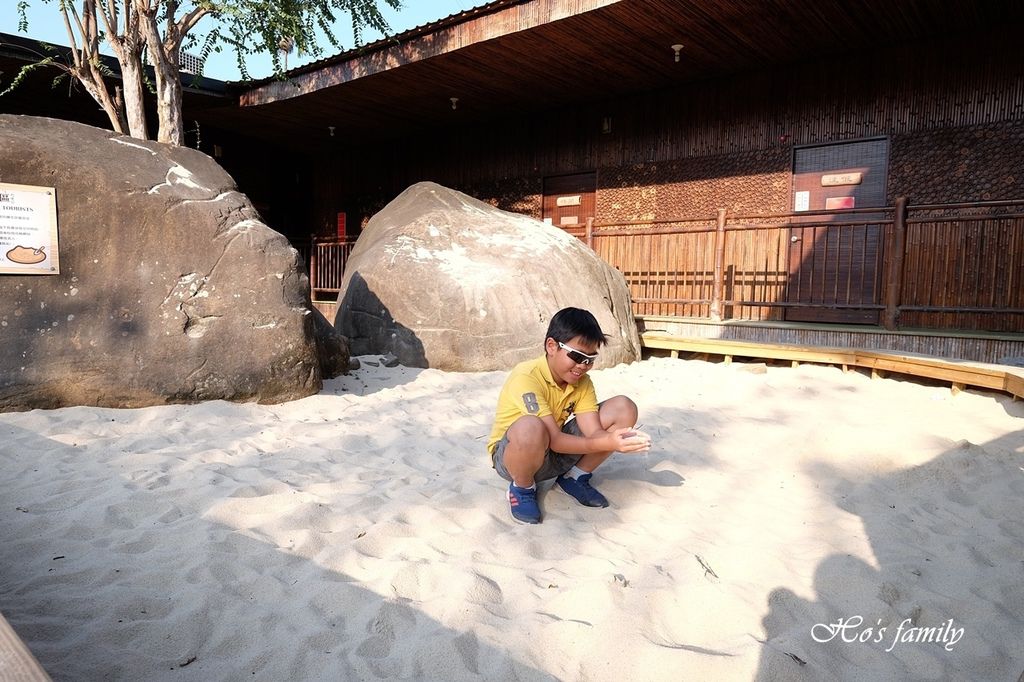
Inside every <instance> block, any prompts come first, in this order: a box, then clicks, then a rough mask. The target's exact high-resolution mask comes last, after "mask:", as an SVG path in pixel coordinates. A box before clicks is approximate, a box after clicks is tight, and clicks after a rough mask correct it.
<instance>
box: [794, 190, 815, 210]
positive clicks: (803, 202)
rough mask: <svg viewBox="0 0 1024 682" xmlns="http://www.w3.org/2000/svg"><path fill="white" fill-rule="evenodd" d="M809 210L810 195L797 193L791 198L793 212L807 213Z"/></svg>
mask: <svg viewBox="0 0 1024 682" xmlns="http://www.w3.org/2000/svg"><path fill="white" fill-rule="evenodd" d="M810 208H811V193H810V192H797V193H796V196H794V197H793V210H794V211H807V210H809V209H810Z"/></svg>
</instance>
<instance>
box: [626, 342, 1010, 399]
mask: <svg viewBox="0 0 1024 682" xmlns="http://www.w3.org/2000/svg"><path fill="white" fill-rule="evenodd" d="M640 342H641V343H642V344H643V346H644V347H645V348H657V349H661V350H668V351H670V352H671V355H672V357H678V356H679V352H680V351H685V352H689V353H706V354H708V355H721V356H723V357H724V358H725V361H726V362H731V361H732V358H733V357H744V358H767V359H772V360H789V361H791V362H792V363H793V365H794V366H796V365H797V364H799V363H801V362H813V363H819V364H827V365H839V366H841V367H842V368H843V369H844V370H846V369H847V368H849V367H867V368H870V369H871V373H872V376H884V374H885V373H886V372H893V373H898V374H909V375H912V376H919V377H927V378H930V379H938V380H940V381H948V382H949V383H950V384H951V386H952V389H953V391H954V392H958V391H961V390H963V389H964V387H966V386H978V387H981V388H988V389H993V390H996V391H1003V392H1006V393H1009V394H1010V395H1012V396H1014V398H1024V369H1021V368H1016V367H1007V366H1004V365H989V364H984V363H980V362H969V361H966V360H953V359H949V358H936V357H931V356H927V355H917V354H914V353H901V352H898V351H878V350H865V349H862V348H824V347H819V346H798V345H789V344H777V343H751V342H750V341H733V340H730V339H707V338H695V337H682V336H673V335H671V334H666V333H664V332H644V333H642V334H641V335H640Z"/></svg>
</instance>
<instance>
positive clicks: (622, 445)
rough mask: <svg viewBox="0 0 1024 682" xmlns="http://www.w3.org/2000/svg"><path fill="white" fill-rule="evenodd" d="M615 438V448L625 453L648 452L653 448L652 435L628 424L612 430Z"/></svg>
mask: <svg viewBox="0 0 1024 682" xmlns="http://www.w3.org/2000/svg"><path fill="white" fill-rule="evenodd" d="M612 436H613V437H614V438H615V443H616V445H615V449H616V450H618V451H619V452H623V453H637V452H647V451H648V450H650V449H651V437H650V436H648V435H647V434H646V433H644V432H643V431H638V430H637V428H636V427H635V426H627V427H625V428H622V429H615V430H614V431H612Z"/></svg>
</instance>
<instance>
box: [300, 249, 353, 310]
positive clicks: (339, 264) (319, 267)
mask: <svg viewBox="0 0 1024 682" xmlns="http://www.w3.org/2000/svg"><path fill="white" fill-rule="evenodd" d="M355 243H356V240H355V237H347V238H346V237H343V238H340V239H339V238H337V237H326V238H324V237H313V239H312V240H311V241H310V245H309V251H308V254H309V255H308V256H307V260H306V262H307V263H308V264H309V290H310V294H311V297H312V299H313V300H314V301H317V300H321V299H324V298H327V299H331V300H333V299H335V298H337V296H338V292H339V291H340V290H341V279H342V276H343V275H344V274H345V262H346V261H347V260H348V257H349V254H351V253H352V247H353V246H355Z"/></svg>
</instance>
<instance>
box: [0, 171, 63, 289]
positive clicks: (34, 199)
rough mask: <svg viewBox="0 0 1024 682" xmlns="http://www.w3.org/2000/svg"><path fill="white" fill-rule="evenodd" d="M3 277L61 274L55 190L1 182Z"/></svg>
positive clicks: (0, 271)
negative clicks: (4, 275)
mask: <svg viewBox="0 0 1024 682" xmlns="http://www.w3.org/2000/svg"><path fill="white" fill-rule="evenodd" d="M0 274H6V275H57V274H60V260H59V254H58V253H57V192H56V190H55V189H54V188H53V187H36V186H33V185H14V184H11V183H7V182H0Z"/></svg>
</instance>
